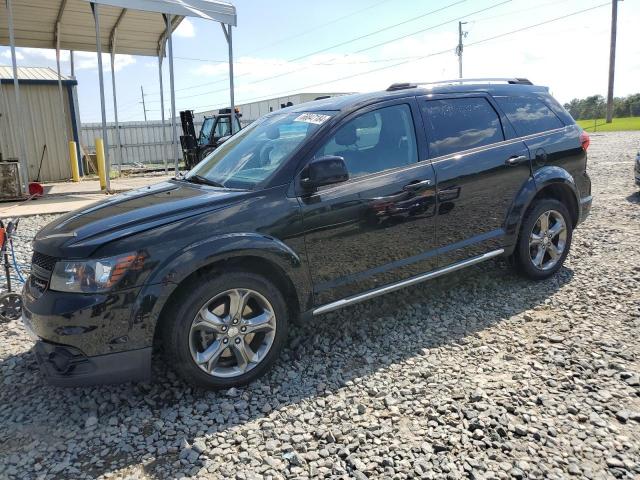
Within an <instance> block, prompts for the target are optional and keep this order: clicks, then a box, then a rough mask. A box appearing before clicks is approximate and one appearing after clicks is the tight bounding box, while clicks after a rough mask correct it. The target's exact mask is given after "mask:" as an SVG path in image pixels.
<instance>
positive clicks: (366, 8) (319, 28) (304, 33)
mask: <svg viewBox="0 0 640 480" xmlns="http://www.w3.org/2000/svg"><path fill="white" fill-rule="evenodd" d="M388 1H389V0H382V1H381V2H377V3H374V4H373V5H369V6H368V7H364V8H361V9H359V10H356V11H355V12H352V13H349V14H347V15H343V16H341V17H338V18H335V19H333V20H329V21H328V22H325V23H323V24H321V25H317V26H316V27H312V28H310V29H306V30H305V31H304V32H300V33H298V34H295V35H291V36H290V37H285V38H282V39H280V40H276V41H275V42H273V43H270V44H268V45H264V46H262V47H260V48H257V49H255V50H251V51H250V52H248V53H245V54H244V55H251V54H252V53H255V52H261V51H262V50H266V49H267V48H270V47H273V46H274V45H280V44H281V43H284V42H286V41H289V40H293V39H295V38H300V37H303V36H305V35H308V34H310V33H312V32H315V31H317V30H321V29H323V28H325V27H328V26H329V25H333V24H334V23H338V22H339V21H341V20H344V19H345V18H350V17H353V16H354V15H357V14H359V13H362V12H365V11H367V10H371V9H373V8H375V7H377V6H379V5H382V4H383V3H386V2H388Z"/></svg>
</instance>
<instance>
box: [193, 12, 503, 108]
mask: <svg viewBox="0 0 640 480" xmlns="http://www.w3.org/2000/svg"><path fill="white" fill-rule="evenodd" d="M509 2H511V0H504V1H502V2H499V3H496V4H493V5H490V6H489V7H485V8H482V9H480V10H476V11H475V12H471V13H467V14H465V15H462V16H459V17H456V18H454V19H450V20H447V21H445V22H441V23H439V24H437V25H431V26H429V27H426V28H423V29H420V30H418V31H416V32H412V33H409V34H405V35H401V36H400V37H395V38H393V39H391V40H387V41H385V42H380V43H377V44H375V45H373V46H369V47H366V48H363V49H360V50H357V51H356V52H354V53H350V54H347V57H348V56H350V55H355V54H356V53H361V52H364V51H367V50H372V49H373V48H376V47H380V46H382V45H386V44H388V43H392V42H395V41H397V40H401V39H404V38H407V37H411V36H413V35H417V34H419V33H424V32H426V31H428V30H433V29H435V28H438V27H441V26H443V25H447V24H449V23H452V22H456V21H458V20H460V19H462V18H466V17H468V16H470V15H475V14H477V13H481V12H485V11H487V10H491V9H493V8H496V7H499V6H501V5H504V4H505V3H509ZM458 3H460V1H458V2H455V3H452V4H449V5H448V6H446V7H442V8H440V9H438V10H433V11H432V12H431V13H435V12H439V11H442V10H444V9H445V8H449V7H451V6H453V5H457V4H458ZM423 16H424V15H421V17H423ZM404 23H406V22H404ZM359 38H361V37H359ZM340 45H343V44H340ZM315 53H317V52H314V53H313V54H309V55H314V54H315ZM304 57H305V56H303V57H298V58H297V59H294V60H299V59H301V58H304ZM294 60H289V61H294ZM307 68H308V65H304V66H302V67H301V68H298V69H295V70H291V71H288V72H283V73H278V74H276V75H272V76H270V77H266V78H261V79H258V80H254V81H252V82H249V83H246V84H245V85H255V84H256V83H262V82H267V81H269V80H275V79H276V78H281V77H284V76H286V75H291V74H293V73H297V72H301V71H302V70H306V69H307ZM236 78H237V77H236ZM213 83H219V82H212V83H210V84H209V85H212V84H213ZM222 91H226V88H223V89H217V90H209V91H206V92H201V93H194V94H193V95H187V96H183V97H181V99H186V98H195V97H201V96H203V95H210V94H213V93H218V92H222Z"/></svg>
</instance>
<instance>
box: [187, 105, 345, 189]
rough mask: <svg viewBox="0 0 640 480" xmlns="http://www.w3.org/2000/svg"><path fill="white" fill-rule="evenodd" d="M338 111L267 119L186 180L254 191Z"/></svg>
mask: <svg viewBox="0 0 640 480" xmlns="http://www.w3.org/2000/svg"><path fill="white" fill-rule="evenodd" d="M334 114H335V112H326V111H325V112H310V113H300V112H297V113H282V114H274V115H268V116H266V117H263V118H261V119H259V120H257V121H255V122H254V123H252V124H251V125H249V126H248V127H247V128H245V129H244V130H241V131H240V132H238V133H237V134H235V135H234V136H233V137H231V138H230V139H229V140H227V141H226V142H225V143H223V144H222V145H220V146H219V147H218V148H216V149H215V150H214V151H213V152H212V153H211V154H209V155H208V156H207V157H205V158H204V159H203V160H202V161H201V162H200V163H199V164H198V165H196V166H195V167H194V168H193V170H191V171H190V172H189V173H188V174H187V176H186V177H185V178H186V179H187V180H189V179H190V178H192V177H196V176H197V177H200V178H204V179H206V180H209V181H210V182H212V183H217V184H220V185H223V186H225V187H228V188H240V189H253V188H254V187H255V186H256V185H258V184H259V183H260V182H262V181H264V180H266V179H267V178H268V177H269V176H270V175H271V174H272V173H273V172H274V171H275V170H276V169H277V168H278V167H279V166H280V165H282V164H283V163H284V162H286V161H287V160H288V159H289V157H290V156H291V154H292V153H293V152H294V150H295V149H296V148H297V147H298V146H299V145H300V144H302V143H303V142H304V141H305V139H307V138H308V137H309V136H311V135H312V134H313V132H315V131H316V130H317V129H318V128H320V126H321V125H322V124H323V123H324V122H326V121H327V120H328V119H329V118H331V117H332V116H333V115H334Z"/></svg>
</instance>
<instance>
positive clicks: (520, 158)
mask: <svg viewBox="0 0 640 480" xmlns="http://www.w3.org/2000/svg"><path fill="white" fill-rule="evenodd" d="M528 161H529V157H527V156H526V155H514V156H513V157H509V158H507V161H506V162H505V163H506V164H507V165H509V166H513V165H519V164H520V163H524V162H528Z"/></svg>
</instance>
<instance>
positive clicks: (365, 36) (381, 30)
mask: <svg viewBox="0 0 640 480" xmlns="http://www.w3.org/2000/svg"><path fill="white" fill-rule="evenodd" d="M466 1H467V0H456V1H455V2H453V3H450V4H448V5H445V6H444V7H440V8H437V9H435V10H430V11H428V12H425V13H422V14H420V15H417V16H415V17H411V18H409V19H407V20H403V21H402V22H398V23H395V24H393V25H387V26H386V27H382V28H380V29H377V30H374V31H372V32H369V33H366V34H364V35H359V36H357V37H354V38H351V39H350V40H345V41H344V42H340V43H336V44H334V45H331V46H329V47H325V48H322V49H320V50H316V51H314V52H311V53H307V54H305V55H300V56H298V57H295V58H291V59H288V60H285V62H296V61H298V60H302V59H303V58H308V57H310V56H312V55H317V54H318V53H323V52H326V51H328V50H331V49H332V48H336V47H342V46H344V45H347V44H349V43H353V42H356V41H358V40H362V39H363V38H367V37H371V36H373V35H377V34H378V33H381V32H385V31H387V30H390V29H392V28H395V27H398V26H401V25H404V24H407V23H410V22H413V21H415V20H419V19H421V18H424V17H427V16H429V15H433V14H434V13H438V12H441V11H443V10H446V9H448V8H451V7H454V6H455V5H458V4H460V3H464V2H466ZM510 1H511V0H505V1H504V2H502V3H508V2H510ZM484 10H485V9H483V10H480V11H484ZM474 13H475V12H474ZM471 15H473V14H471ZM423 31H425V30H420V31H419V32H418V33H421V32H423ZM400 38H404V37H400ZM391 41H393V40H391ZM385 43H389V42H383V43H382V44H381V45H384V44H385ZM289 73H293V72H289ZM287 74H288V73H285V74H284V75H287ZM248 75H250V73H243V74H241V75H236V77H235V78H236V79H237V78H240V77H245V76H248ZM273 78H277V77H273ZM266 80H270V78H268V79H264V80H257V81H256V82H258V81H260V82H262V81H266ZM224 81H226V79H220V80H216V81H214V82H207V83H203V84H199V85H192V86H190V87H185V88H182V89H180V90H191V89H194V88H198V87H202V86H208V85H215V84H216V83H221V82H224ZM256 82H252V83H256ZM225 90H226V89H225ZM176 91H179V90H176ZM208 93H215V92H204V93H201V94H199V95H206V94H208ZM154 95H157V94H154ZM194 96H195V95H194Z"/></svg>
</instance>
